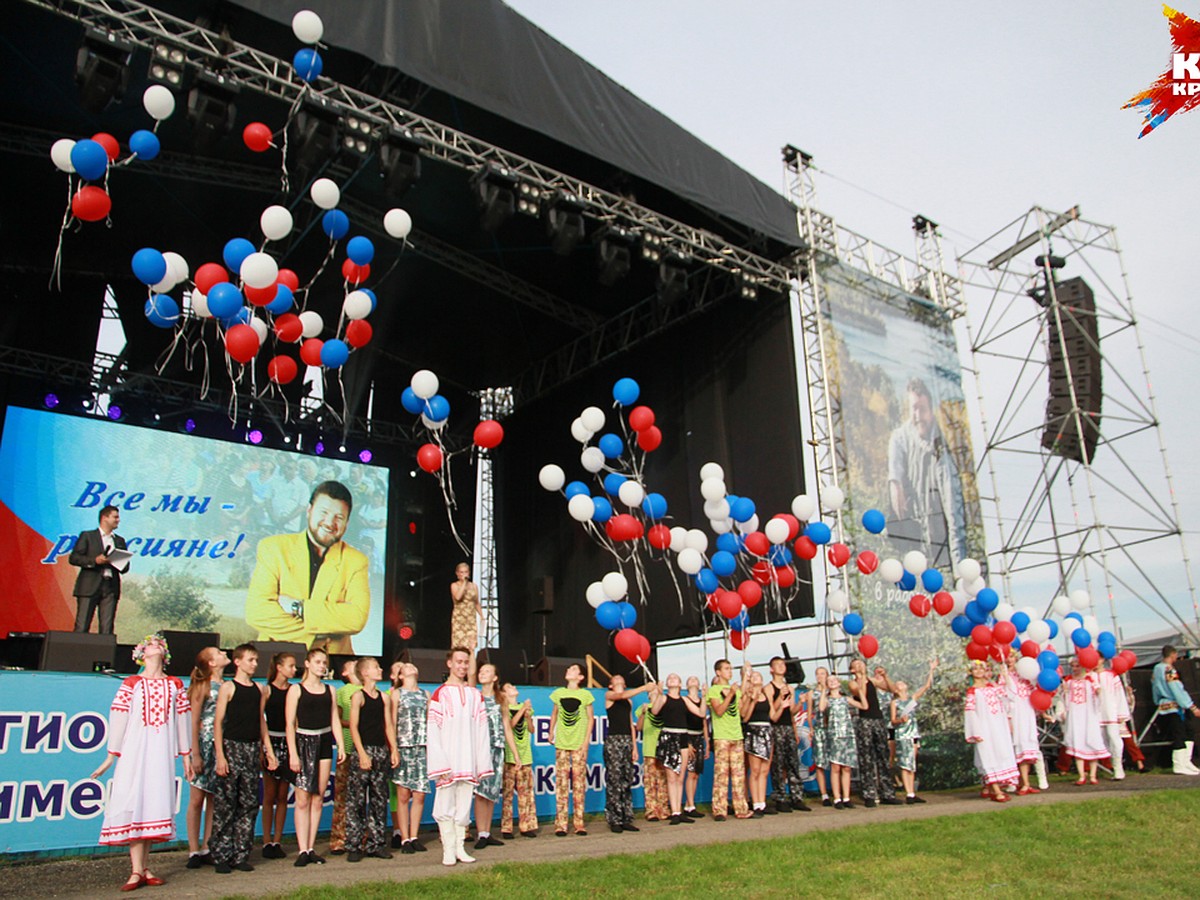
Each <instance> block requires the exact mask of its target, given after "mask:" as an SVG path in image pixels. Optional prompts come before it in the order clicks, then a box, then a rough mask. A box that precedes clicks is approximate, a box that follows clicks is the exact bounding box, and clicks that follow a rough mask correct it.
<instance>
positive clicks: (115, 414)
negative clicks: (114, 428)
mask: <svg viewBox="0 0 1200 900" xmlns="http://www.w3.org/2000/svg"><path fill="white" fill-rule="evenodd" d="M107 415H108V417H109V418H110V419H112V420H113V421H114V422H119V421H120V420H121V407H119V406H117V405H116V404H115V403H110V404H109V406H108V413H107Z"/></svg>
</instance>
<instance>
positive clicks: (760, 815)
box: [750, 809, 766, 819]
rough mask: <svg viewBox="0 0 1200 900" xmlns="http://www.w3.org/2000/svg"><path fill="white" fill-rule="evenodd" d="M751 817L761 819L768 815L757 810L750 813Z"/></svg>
mask: <svg viewBox="0 0 1200 900" xmlns="http://www.w3.org/2000/svg"><path fill="white" fill-rule="evenodd" d="M750 815H751V817H752V818H755V819H761V818H762V817H763V816H765V815H766V813H765V812H763V811H762V810H761V809H756V810H754V812H752V813H750Z"/></svg>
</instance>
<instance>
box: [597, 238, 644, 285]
mask: <svg viewBox="0 0 1200 900" xmlns="http://www.w3.org/2000/svg"><path fill="white" fill-rule="evenodd" d="M595 239H596V268H597V269H598V270H599V274H598V276H597V280H598V281H599V282H600V283H601V284H602V285H604V286H605V287H612V286H613V285H614V284H616V283H617V282H618V281H620V280H621V279H622V278H624V277H625V276H626V275H628V274H629V269H630V266H631V265H632V255H631V253H630V248H631V247H632V246H633V242H634V234H633V232H632V231H630V230H629V229H628V228H622V227H621V226H620V225H608V226H606V227H604V228H602V229H600V231H598V232H597V233H596V238H595Z"/></svg>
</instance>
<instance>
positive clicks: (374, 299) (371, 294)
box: [357, 287, 379, 312]
mask: <svg viewBox="0 0 1200 900" xmlns="http://www.w3.org/2000/svg"><path fill="white" fill-rule="evenodd" d="M357 290H360V291H362V292H363V293H364V294H366V295H367V296H368V297H370V298H371V312H375V307H377V306H378V305H379V298H378V297H376V296H375V292H374V291H373V290H371V289H370V288H365V287H360V288H358V289H357Z"/></svg>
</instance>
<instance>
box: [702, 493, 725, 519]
mask: <svg viewBox="0 0 1200 900" xmlns="http://www.w3.org/2000/svg"><path fill="white" fill-rule="evenodd" d="M704 515H705V516H706V517H708V518H709V519H728V518H729V501H728V500H726V499H725V498H724V497H721V498H719V499H717V500H705V501H704Z"/></svg>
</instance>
